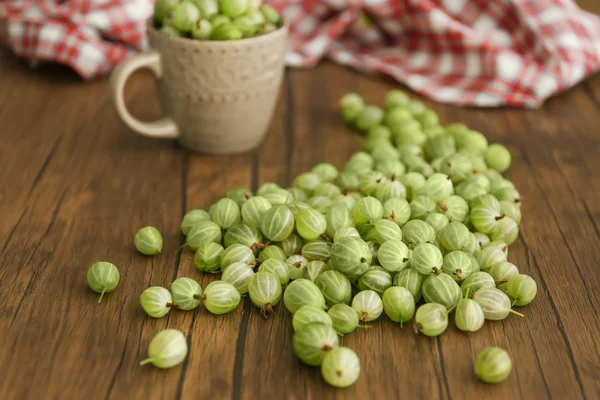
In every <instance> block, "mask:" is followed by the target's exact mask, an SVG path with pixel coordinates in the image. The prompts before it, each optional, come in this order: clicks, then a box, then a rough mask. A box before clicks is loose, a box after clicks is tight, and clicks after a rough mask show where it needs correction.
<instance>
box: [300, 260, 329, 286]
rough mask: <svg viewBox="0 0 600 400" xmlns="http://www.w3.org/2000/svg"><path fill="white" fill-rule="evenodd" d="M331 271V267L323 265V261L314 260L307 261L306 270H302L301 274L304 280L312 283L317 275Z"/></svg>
mask: <svg viewBox="0 0 600 400" xmlns="http://www.w3.org/2000/svg"><path fill="white" fill-rule="evenodd" d="M329 270H331V266H330V265H328V264H325V263H324V262H323V261H319V260H315V261H309V262H308V264H306V268H304V272H303V273H302V277H303V278H304V279H308V280H310V281H312V282H315V281H316V280H317V278H318V277H319V275H321V274H322V273H323V272H325V271H329Z"/></svg>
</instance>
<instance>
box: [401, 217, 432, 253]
mask: <svg viewBox="0 0 600 400" xmlns="http://www.w3.org/2000/svg"><path fill="white" fill-rule="evenodd" d="M402 237H403V240H404V243H406V244H407V246H408V247H409V248H411V249H414V248H415V247H416V246H418V245H419V244H422V243H432V242H433V241H434V240H435V231H434V230H433V228H432V227H431V225H429V224H428V223H427V222H425V221H421V220H419V219H414V220H411V221H408V222H407V223H406V224H405V225H404V226H403V227H402Z"/></svg>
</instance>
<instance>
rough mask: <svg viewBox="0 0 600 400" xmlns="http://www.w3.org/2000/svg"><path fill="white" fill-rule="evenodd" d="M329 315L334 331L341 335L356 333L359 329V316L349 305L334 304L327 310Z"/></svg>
mask: <svg viewBox="0 0 600 400" xmlns="http://www.w3.org/2000/svg"><path fill="white" fill-rule="evenodd" d="M327 314H329V316H330V317H331V322H332V326H333V329H335V330H336V331H337V333H338V334H340V335H344V334H346V333H350V332H354V331H355V330H356V328H358V315H357V314H356V311H354V308H352V307H350V306H349V305H347V304H343V303H340V304H334V305H332V306H331V308H329V310H327Z"/></svg>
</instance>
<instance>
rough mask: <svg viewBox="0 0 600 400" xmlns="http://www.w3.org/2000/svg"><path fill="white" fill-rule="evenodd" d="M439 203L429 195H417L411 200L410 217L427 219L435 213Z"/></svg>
mask: <svg viewBox="0 0 600 400" xmlns="http://www.w3.org/2000/svg"><path fill="white" fill-rule="evenodd" d="M436 207H437V203H436V202H435V201H434V200H433V199H432V198H431V197H429V196H425V195H421V196H416V197H414V198H413V199H412V201H411V202H410V218H411V219H422V220H426V219H427V217H428V216H429V215H430V214H433V213H435V210H436Z"/></svg>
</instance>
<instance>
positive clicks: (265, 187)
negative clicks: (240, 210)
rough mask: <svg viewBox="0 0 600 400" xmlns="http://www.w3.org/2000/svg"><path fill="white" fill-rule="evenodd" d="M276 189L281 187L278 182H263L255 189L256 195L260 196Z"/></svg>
mask: <svg viewBox="0 0 600 400" xmlns="http://www.w3.org/2000/svg"><path fill="white" fill-rule="evenodd" d="M277 189H281V187H280V186H279V185H278V184H276V183H274V182H265V183H263V184H262V185H260V187H259V188H258V190H257V191H256V195H257V196H262V195H264V194H267V193H269V192H272V191H274V190H277Z"/></svg>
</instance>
